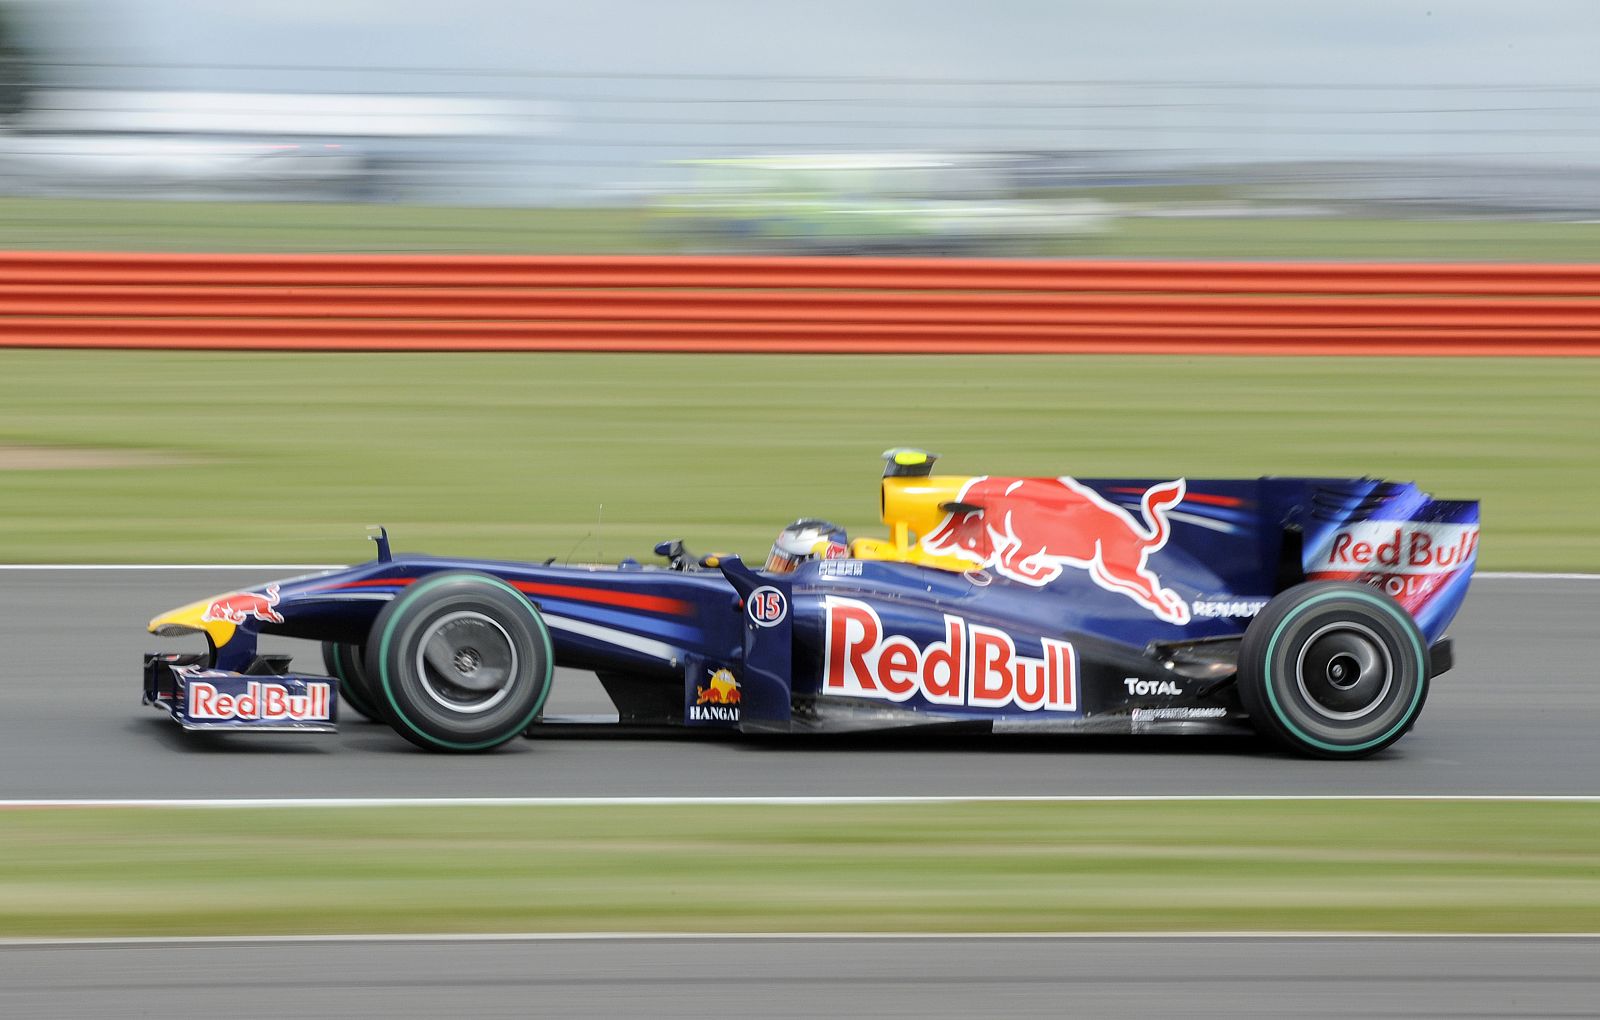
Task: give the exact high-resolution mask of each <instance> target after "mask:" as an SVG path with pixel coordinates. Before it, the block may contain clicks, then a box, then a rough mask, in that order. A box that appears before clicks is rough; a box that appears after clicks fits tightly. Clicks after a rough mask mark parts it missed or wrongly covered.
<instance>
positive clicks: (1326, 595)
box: [1262, 591, 1428, 752]
mask: <svg viewBox="0 0 1600 1020" xmlns="http://www.w3.org/2000/svg"><path fill="white" fill-rule="evenodd" d="M1330 599H1355V600H1356V601H1357V602H1370V603H1371V604H1372V605H1374V606H1377V607H1378V608H1379V609H1381V610H1383V611H1384V612H1385V613H1388V614H1389V615H1390V616H1392V617H1393V616H1395V614H1397V613H1404V612H1405V610H1404V609H1401V608H1400V607H1399V606H1397V605H1395V604H1394V603H1393V602H1391V601H1389V600H1388V599H1385V598H1382V597H1380V596H1378V595H1373V594H1370V593H1368V592H1359V591H1330V592H1323V593H1322V594H1320V595H1313V596H1312V597H1311V598H1308V599H1306V600H1305V601H1304V602H1302V603H1300V604H1299V605H1298V606H1295V607H1294V609H1293V610H1292V611H1291V612H1290V613H1289V615H1288V616H1285V617H1284V618H1283V619H1282V620H1280V621H1279V622H1278V626H1277V627H1275V628H1274V629H1273V631H1272V637H1271V639H1269V640H1268V641H1267V656H1266V667H1267V669H1268V670H1271V669H1272V661H1273V650H1274V649H1275V648H1277V647H1278V638H1280V637H1282V636H1283V632H1284V629H1285V628H1287V627H1288V626H1289V624H1290V623H1293V622H1294V620H1295V619H1296V618H1297V617H1299V616H1301V615H1303V613H1304V612H1305V610H1308V609H1311V608H1312V607H1314V606H1316V605H1317V603H1319V602H1327V601H1329V600H1330ZM1396 618H1397V619H1398V618H1399V617H1396ZM1402 629H1403V630H1405V632H1406V638H1407V639H1408V640H1409V641H1410V642H1411V647H1412V648H1414V649H1416V652H1417V663H1418V670H1419V671H1418V674H1417V676H1418V680H1417V691H1416V694H1415V695H1413V696H1412V698H1411V705H1410V706H1409V707H1408V708H1407V709H1406V711H1405V712H1404V713H1403V714H1402V715H1401V716H1400V721H1399V722H1397V723H1395V725H1394V726H1392V727H1390V728H1389V729H1388V730H1387V731H1385V732H1384V733H1382V734H1381V735H1379V736H1376V737H1373V738H1372V739H1371V740H1368V741H1365V742H1364V743H1360V744H1330V743H1328V742H1327V741H1324V740H1318V739H1317V738H1316V737H1313V736H1312V735H1311V734H1309V733H1306V732H1304V731H1303V730H1301V729H1300V727H1298V726H1296V725H1295V724H1294V722H1293V721H1291V720H1290V719H1289V718H1287V717H1286V716H1285V715H1284V713H1283V706H1282V705H1279V704H1278V696H1277V695H1276V694H1274V693H1273V691H1272V677H1271V676H1267V677H1265V678H1264V679H1265V680H1266V683H1265V684H1263V685H1262V686H1264V687H1265V688H1266V689H1267V700H1268V701H1270V702H1271V703H1272V711H1273V714H1275V715H1276V716H1277V717H1278V721H1279V722H1281V723H1283V725H1284V726H1285V727H1286V728H1287V729H1288V730H1289V731H1290V732H1291V733H1293V734H1294V735H1295V736H1296V737H1298V738H1300V739H1301V740H1303V741H1305V742H1306V743H1307V744H1310V745H1311V746H1312V747H1315V748H1317V749H1319V750H1323V751H1331V752H1350V751H1365V750H1366V749H1367V748H1369V747H1376V746H1377V745H1378V744H1381V743H1383V742H1384V741H1385V740H1388V739H1389V738H1390V737H1392V736H1394V735H1395V732H1396V731H1397V730H1399V729H1401V728H1402V727H1403V726H1405V724H1406V721H1407V720H1408V719H1410V718H1411V714H1412V713H1413V712H1415V711H1416V710H1417V702H1419V701H1421V700H1422V692H1423V690H1424V689H1425V688H1426V687H1427V671H1428V665H1427V664H1428V656H1427V654H1426V653H1425V652H1424V651H1423V650H1422V646H1421V645H1420V644H1418V643H1417V635H1416V633H1415V632H1414V631H1413V630H1412V629H1411V628H1409V627H1405V628H1402Z"/></svg>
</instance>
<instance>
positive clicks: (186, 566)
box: [0, 563, 1600, 581]
mask: <svg viewBox="0 0 1600 1020" xmlns="http://www.w3.org/2000/svg"><path fill="white" fill-rule="evenodd" d="M353 565H354V564H348V563H0V570H263V571H265V570H272V571H285V570H344V569H345V568H347V567H349V566H353ZM1472 579H1473V580H1474V581H1600V574H1562V573H1551V574H1544V573H1538V572H1536V571H1519V570H1481V571H1478V572H1476V573H1474V574H1473V575H1472Z"/></svg>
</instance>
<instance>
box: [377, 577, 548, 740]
mask: <svg viewBox="0 0 1600 1020" xmlns="http://www.w3.org/2000/svg"><path fill="white" fill-rule="evenodd" d="M553 666H554V654H553V651H552V649H551V644H550V632H549V631H548V630H547V629H546V628H545V625H544V620H543V619H541V618H540V616H539V611H538V610H537V609H535V608H534V607H533V606H532V605H530V604H529V602H528V600H527V599H526V598H524V597H523V596H522V594H521V593H520V592H518V591H517V590H516V589H515V588H513V587H511V585H509V584H507V583H506V582H505V581H502V580H500V579H499V578H497V577H491V576H489V575H487V574H478V573H470V572H466V571H450V572H446V573H441V574H433V575H430V576H428V577H425V578H423V579H422V580H420V581H417V582H416V583H414V584H412V585H411V586H410V587H409V588H407V589H405V590H404V591H403V592H401V593H400V595H398V596H397V597H396V598H395V599H394V601H392V602H390V603H389V604H388V605H387V606H385V607H384V608H383V611H382V612H380V613H379V614H378V618H377V619H376V620H374V621H373V624H372V635H371V637H370V638H369V639H368V641H367V677H368V682H369V683H370V684H371V687H372V691H373V694H374V697H375V699H377V700H379V702H380V707H381V708H382V710H383V712H384V714H385V715H387V716H388V717H389V721H390V722H391V723H392V724H393V726H394V728H395V731H396V732H398V733H399V734H400V735H401V736H402V737H405V738H406V739H407V740H409V741H411V742H412V743H413V744H416V745H417V746H419V747H424V748H427V749H428V750H430V751H457V752H467V751H486V750H489V749H490V748H492V747H497V746H499V745H500V744H503V743H505V742H506V741H508V740H510V739H512V738H513V737H515V736H517V735H518V734H520V733H522V732H523V731H524V730H526V729H527V728H528V726H529V725H530V724H531V723H532V722H533V720H534V717H535V716H537V715H538V714H539V710H540V709H541V708H543V707H544V700H545V697H546V696H547V695H548V694H549V693H550V677H551V672H552V668H553Z"/></svg>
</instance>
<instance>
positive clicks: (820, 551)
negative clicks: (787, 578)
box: [766, 517, 850, 574]
mask: <svg viewBox="0 0 1600 1020" xmlns="http://www.w3.org/2000/svg"><path fill="white" fill-rule="evenodd" d="M848 555H850V536H849V535H847V534H845V530H844V529H843V528H841V527H839V525H837V524H834V523H833V522H832V521H824V520H821V519H819V518H816V517H802V518H801V519H800V520H798V521H795V522H794V523H793V524H791V525H789V526H788V527H787V528H784V529H783V530H782V531H780V532H778V540H777V541H776V542H774V543H772V551H771V552H770V553H768V554H767V566H766V570H767V571H768V572H769V573H773V574H788V573H792V572H793V571H794V568H796V567H798V566H799V565H800V564H802V563H804V562H806V561H807V560H842V559H844V558H845V557H846V556H848Z"/></svg>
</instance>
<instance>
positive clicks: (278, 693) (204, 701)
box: [185, 679, 333, 722]
mask: <svg viewBox="0 0 1600 1020" xmlns="http://www.w3.org/2000/svg"><path fill="white" fill-rule="evenodd" d="M188 694H189V696H188V705H187V708H186V709H185V713H186V714H187V715H188V717H189V718H190V719H195V720H208V721H230V720H242V721H247V722H327V721H328V720H330V719H332V718H333V687H332V685H331V684H306V685H305V693H303V694H292V693H290V691H289V689H288V688H287V687H284V686H283V685H282V684H275V683H271V682H266V683H263V682H261V681H257V680H251V681H250V682H249V683H247V684H245V687H244V691H243V692H242V693H236V694H235V693H229V692H227V691H222V690H218V689H217V687H216V686H215V685H213V684H210V683H207V682H206V681H204V680H198V679H196V680H191V681H190V682H189V685H188Z"/></svg>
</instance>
